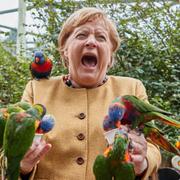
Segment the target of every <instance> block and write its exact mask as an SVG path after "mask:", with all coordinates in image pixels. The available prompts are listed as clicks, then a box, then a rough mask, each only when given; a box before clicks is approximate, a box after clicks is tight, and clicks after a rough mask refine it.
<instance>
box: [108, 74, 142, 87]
mask: <svg viewBox="0 0 180 180" xmlns="http://www.w3.org/2000/svg"><path fill="white" fill-rule="evenodd" d="M109 78H110V81H111V82H112V83H120V84H121V85H137V84H142V82H141V81H140V80H139V79H136V78H132V77H125V76H109Z"/></svg>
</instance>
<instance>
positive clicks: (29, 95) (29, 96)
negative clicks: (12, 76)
mask: <svg viewBox="0 0 180 180" xmlns="http://www.w3.org/2000/svg"><path fill="white" fill-rule="evenodd" d="M21 101H26V102H29V103H30V104H33V103H34V102H33V82H32V81H29V82H28V83H27V85H26V87H25V89H24V92H23V95H22V98H21Z"/></svg>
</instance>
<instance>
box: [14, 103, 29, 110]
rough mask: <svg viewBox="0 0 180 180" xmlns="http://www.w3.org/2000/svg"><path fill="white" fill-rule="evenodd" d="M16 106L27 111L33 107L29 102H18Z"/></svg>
mask: <svg viewBox="0 0 180 180" xmlns="http://www.w3.org/2000/svg"><path fill="white" fill-rule="evenodd" d="M14 106H16V107H20V108H22V109H23V110H25V111H26V110H27V109H29V108H31V105H30V104H29V103H28V102H25V101H20V102H17V103H15V104H14Z"/></svg>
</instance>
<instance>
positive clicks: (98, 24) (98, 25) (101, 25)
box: [71, 19, 109, 35]
mask: <svg viewBox="0 0 180 180" xmlns="http://www.w3.org/2000/svg"><path fill="white" fill-rule="evenodd" d="M88 27H89V28H94V29H96V30H97V31H102V32H105V33H107V34H108V35H109V31H108V28H107V25H106V24H105V22H104V21H103V20H102V19H99V20H97V19H96V20H89V21H87V22H86V23H84V24H81V25H79V26H77V27H75V28H74V30H73V32H75V31H78V30H83V29H86V28H88ZM73 32H72V33H73ZM72 33H71V34H72Z"/></svg>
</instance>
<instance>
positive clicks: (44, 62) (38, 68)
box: [30, 51, 53, 80]
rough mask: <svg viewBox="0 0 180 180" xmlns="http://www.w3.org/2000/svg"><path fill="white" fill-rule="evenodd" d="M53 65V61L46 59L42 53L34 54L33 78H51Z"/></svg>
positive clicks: (32, 63)
mask: <svg viewBox="0 0 180 180" xmlns="http://www.w3.org/2000/svg"><path fill="white" fill-rule="evenodd" d="M52 67H53V63H52V61H51V59H49V58H47V57H45V55H44V54H43V53H42V52H41V51H36V52H35V53H34V59H33V61H32V62H31V64H30V71H31V74H32V77H33V78H35V79H37V80H38V79H42V78H49V76H50V74H51V70H52Z"/></svg>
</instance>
